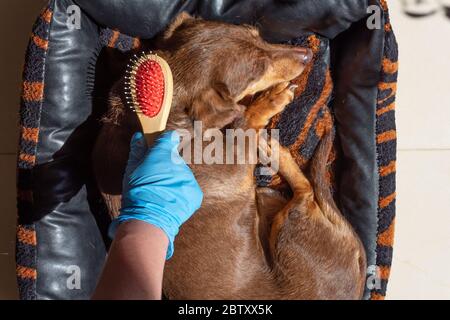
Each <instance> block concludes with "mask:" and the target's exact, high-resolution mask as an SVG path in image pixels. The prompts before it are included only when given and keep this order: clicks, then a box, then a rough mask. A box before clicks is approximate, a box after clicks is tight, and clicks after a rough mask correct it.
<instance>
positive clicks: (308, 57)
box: [294, 48, 314, 64]
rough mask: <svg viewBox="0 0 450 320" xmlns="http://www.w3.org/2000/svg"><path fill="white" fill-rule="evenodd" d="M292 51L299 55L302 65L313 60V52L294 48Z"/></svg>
mask: <svg viewBox="0 0 450 320" xmlns="http://www.w3.org/2000/svg"><path fill="white" fill-rule="evenodd" d="M294 50H295V51H296V52H297V53H299V58H300V60H301V62H302V63H304V64H308V63H310V62H311V61H312V59H313V56H314V54H313V52H312V50H311V49H307V48H294Z"/></svg>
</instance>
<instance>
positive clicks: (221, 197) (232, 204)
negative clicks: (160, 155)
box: [94, 14, 366, 299]
mask: <svg viewBox="0 0 450 320" xmlns="http://www.w3.org/2000/svg"><path fill="white" fill-rule="evenodd" d="M154 49H155V50H156V51H157V53H158V54H159V55H160V56H162V57H164V58H165V59H166V60H167V61H168V62H169V65H170V66H171V68H172V70H173V73H174V81H175V85H176V86H175V96H174V102H173V109H172V112H171V115H170V117H169V124H168V127H169V129H179V128H182V129H188V130H193V128H192V125H193V120H201V121H202V122H203V127H204V128H205V129H208V128H223V127H225V126H231V127H235V128H242V129H257V130H258V129H262V128H264V127H265V126H266V125H267V124H268V122H269V120H270V119H271V118H272V117H273V116H274V115H276V114H277V113H279V112H281V111H282V110H283V109H284V107H285V106H286V105H288V104H289V103H290V102H291V101H292V99H293V97H294V94H293V88H292V86H291V85H290V84H289V82H290V81H291V80H293V79H295V78H296V77H298V76H299V75H300V74H301V73H302V72H303V70H304V68H305V65H306V64H307V63H309V61H310V60H311V58H312V54H311V52H310V51H309V50H308V49H303V48H297V47H291V46H285V45H273V44H269V43H266V42H264V41H263V40H262V39H261V37H260V36H259V33H258V31H257V30H256V29H254V28H252V27H249V26H234V25H229V24H225V23H220V22H210V21H204V20H200V19H195V18H192V17H190V16H189V15H187V14H182V15H180V16H179V17H178V18H177V19H176V20H175V21H174V22H173V23H172V25H171V26H170V27H169V29H168V30H167V31H166V32H165V33H164V34H163V35H162V36H161V37H159V39H158V40H157V41H156V42H155V48H154ZM122 88H123V81H120V82H119V83H118V84H117V85H116V86H115V88H114V90H113V92H112V94H111V99H110V101H111V107H110V110H109V112H108V114H107V115H106V116H105V118H104V125H103V128H102V131H101V133H100V135H99V138H98V141H97V144H96V147H95V150H94V170H95V173H96V176H97V180H98V184H99V187H100V189H101V191H102V193H103V194H104V196H105V199H106V200H107V204H108V206H109V208H110V211H111V213H112V215H117V213H118V209H119V207H120V194H121V181H122V175H123V172H124V168H125V165H126V160H127V157H128V152H129V141H130V139H131V135H132V134H133V133H134V132H136V131H138V130H140V126H139V123H138V121H137V117H136V115H135V114H133V113H132V112H131V111H128V110H127V109H126V108H124V103H123V101H124V100H123V99H124V98H123V95H122V93H121V92H122V91H123V90H122ZM262 91H265V93H264V94H262V95H261V96H260V97H259V98H257V99H256V101H254V102H252V103H251V105H250V106H248V108H244V107H243V106H241V105H240V104H239V102H240V101H241V100H242V99H243V98H244V97H246V96H248V95H254V94H256V93H258V92H262ZM255 139H258V137H256V138H255ZM332 143H333V138H332V135H331V134H329V135H328V136H327V137H326V138H325V139H324V140H323V141H322V143H321V145H320V146H319V148H318V150H317V152H316V155H315V157H314V159H313V163H312V177H313V179H312V184H311V183H310V181H309V180H308V179H307V178H306V177H305V176H304V175H303V173H302V172H301V170H300V169H299V168H298V166H297V165H296V163H295V161H294V160H293V158H292V156H291V154H290V153H289V151H288V150H286V149H284V148H281V151H280V172H279V173H280V174H281V175H282V176H283V177H284V178H285V179H286V181H287V182H288V183H289V185H290V187H291V189H292V193H293V196H292V198H291V199H290V200H287V199H285V198H284V197H283V196H281V194H279V193H277V192H276V191H274V190H271V189H267V188H264V189H258V188H256V185H255V181H254V178H253V174H254V169H255V165H252V164H244V165H226V164H223V165H220V164H215V165H206V164H200V165H197V164H196V165H192V166H191V168H192V170H193V172H194V174H195V176H196V178H197V180H198V182H199V184H200V186H201V187H202V190H203V192H204V201H203V204H202V207H201V208H200V209H199V210H198V211H197V212H196V213H195V214H194V216H193V217H192V218H191V219H190V220H189V221H188V222H186V223H185V224H184V225H183V226H182V228H181V230H180V234H179V235H178V237H177V239H176V241H175V254H174V256H173V258H172V259H171V260H169V261H168V263H167V265H166V269H165V276H164V285H163V289H164V294H165V295H166V296H167V297H168V298H170V299H359V298H361V297H362V294H363V291H364V283H365V276H366V258H365V252H364V248H363V247H362V245H361V242H360V240H359V239H358V237H357V235H356V234H355V232H354V231H353V229H352V228H351V226H350V224H349V223H348V222H347V221H346V220H345V219H344V218H343V216H342V215H341V214H340V213H339V210H338V209H337V207H336V205H335V204H334V202H333V198H332V196H331V193H330V187H329V186H328V185H327V184H326V179H325V178H324V176H325V171H326V167H327V160H328V156H329V153H330V149H331V146H332Z"/></svg>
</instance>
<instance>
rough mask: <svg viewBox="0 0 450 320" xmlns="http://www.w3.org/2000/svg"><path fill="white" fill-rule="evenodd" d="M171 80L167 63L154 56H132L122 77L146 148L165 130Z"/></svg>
mask: <svg viewBox="0 0 450 320" xmlns="http://www.w3.org/2000/svg"><path fill="white" fill-rule="evenodd" d="M172 97H173V77H172V71H171V70H170V67H169V65H168V63H167V62H166V61H165V60H164V59H163V58H161V57H160V56H158V55H156V54H154V53H144V52H143V53H142V54H141V55H139V56H138V55H134V57H133V58H132V59H131V60H130V63H129V64H128V68H127V71H126V76H125V98H126V103H127V105H128V107H129V108H131V109H132V110H134V111H135V112H136V114H137V116H138V118H139V121H140V123H141V126H142V130H143V133H144V136H145V138H146V140H147V144H148V145H149V146H150V145H151V144H152V143H153V141H154V140H155V138H156V137H157V136H158V135H159V133H161V132H162V131H164V130H165V129H166V125H167V119H168V117H169V113H170V108H171V106H172Z"/></svg>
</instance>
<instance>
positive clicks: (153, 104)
mask: <svg viewBox="0 0 450 320" xmlns="http://www.w3.org/2000/svg"><path fill="white" fill-rule="evenodd" d="M135 85H136V103H137V105H138V106H139V109H140V111H141V112H142V113H143V114H145V115H146V116H147V117H151V118H153V117H155V116H157V115H158V113H159V112H160V111H161V107H162V104H163V102H164V90H165V83H164V73H163V71H162V69H161V66H160V65H159V64H158V63H157V62H155V61H153V60H146V61H144V62H143V63H141V65H140V66H139V67H138V68H137V70H136V76H135Z"/></svg>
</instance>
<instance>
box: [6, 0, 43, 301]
mask: <svg viewBox="0 0 450 320" xmlns="http://www.w3.org/2000/svg"><path fill="white" fill-rule="evenodd" d="M4 2H5V1H4ZM46 2H47V1H46V0H21V1H14V0H8V4H5V3H3V6H7V7H8V14H4V15H3V17H2V19H0V39H2V43H3V46H2V50H0V55H1V56H0V64H1V65H0V70H1V71H2V76H1V77H0V97H1V99H0V128H2V133H1V135H0V177H1V178H0V195H1V199H0V212H1V215H2V216H1V218H0V299H14V298H16V297H17V290H16V285H15V284H16V283H15V267H14V237H15V236H14V233H15V224H16V209H15V208H16V200H15V197H16V195H15V189H16V187H15V183H16V182H15V179H16V177H15V174H16V169H15V161H16V157H15V153H16V150H17V139H18V134H17V121H18V120H17V114H18V110H19V93H20V85H21V73H22V65H23V59H24V53H25V48H26V45H27V42H28V37H29V34H30V32H31V26H32V25H33V22H34V20H35V18H36V17H37V15H38V13H39V11H40V9H41V8H42V7H43V6H44V4H45V3H46Z"/></svg>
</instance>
